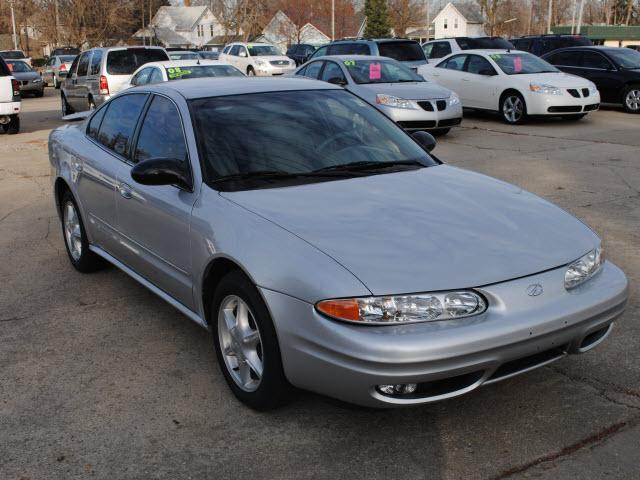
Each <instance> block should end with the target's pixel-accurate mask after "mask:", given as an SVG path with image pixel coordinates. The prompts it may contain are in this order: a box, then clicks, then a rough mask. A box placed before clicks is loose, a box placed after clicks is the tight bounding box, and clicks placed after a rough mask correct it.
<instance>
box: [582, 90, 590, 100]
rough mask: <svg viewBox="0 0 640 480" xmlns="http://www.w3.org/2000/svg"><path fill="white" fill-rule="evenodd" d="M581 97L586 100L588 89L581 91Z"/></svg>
mask: <svg viewBox="0 0 640 480" xmlns="http://www.w3.org/2000/svg"><path fill="white" fill-rule="evenodd" d="M582 96H583V97H584V98H587V97H588V96H589V89H588V88H583V89H582Z"/></svg>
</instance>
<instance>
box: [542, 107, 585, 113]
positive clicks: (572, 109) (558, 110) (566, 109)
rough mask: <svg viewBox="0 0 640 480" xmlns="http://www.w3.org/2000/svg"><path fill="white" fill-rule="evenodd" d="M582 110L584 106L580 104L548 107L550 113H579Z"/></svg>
mask: <svg viewBox="0 0 640 480" xmlns="http://www.w3.org/2000/svg"><path fill="white" fill-rule="evenodd" d="M581 111H582V107H581V106H580V105H576V106H574V105H570V106H569V105H568V106H566V107H565V106H561V107H549V108H547V112H549V113H578V112H581Z"/></svg>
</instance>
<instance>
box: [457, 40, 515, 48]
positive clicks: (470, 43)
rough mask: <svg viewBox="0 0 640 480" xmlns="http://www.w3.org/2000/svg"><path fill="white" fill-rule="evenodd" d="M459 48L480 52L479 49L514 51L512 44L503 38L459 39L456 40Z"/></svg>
mask: <svg viewBox="0 0 640 480" xmlns="http://www.w3.org/2000/svg"><path fill="white" fill-rule="evenodd" d="M456 41H457V42H458V46H459V47H460V48H461V49H462V50H478V49H480V50H481V49H496V48H497V49H501V50H502V49H504V50H510V49H513V45H512V44H511V42H508V41H507V40H505V39H504V38H502V37H479V38H468V37H463V38H458V39H456Z"/></svg>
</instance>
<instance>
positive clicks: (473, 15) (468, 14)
mask: <svg viewBox="0 0 640 480" xmlns="http://www.w3.org/2000/svg"><path fill="white" fill-rule="evenodd" d="M449 5H451V6H452V7H453V8H455V9H456V10H457V11H458V12H459V13H460V15H462V16H463V17H464V19H465V20H466V21H467V23H481V24H484V23H485V19H484V17H483V16H482V13H481V12H480V9H479V8H478V7H477V6H476V5H473V4H471V3H466V2H449V3H447V4H446V5H445V7H444V8H443V9H442V10H440V12H438V15H436V16H435V17H434V19H433V21H434V22H435V20H436V18H437V17H439V16H440V14H441V13H442V12H443V11H444V10H445V9H446V8H447V7H448V6H449Z"/></svg>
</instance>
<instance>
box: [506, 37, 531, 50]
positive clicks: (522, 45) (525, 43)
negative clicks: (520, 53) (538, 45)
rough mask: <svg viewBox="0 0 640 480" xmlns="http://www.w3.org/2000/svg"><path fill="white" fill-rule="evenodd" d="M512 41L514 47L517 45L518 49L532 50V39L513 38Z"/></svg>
mask: <svg viewBox="0 0 640 480" xmlns="http://www.w3.org/2000/svg"><path fill="white" fill-rule="evenodd" d="M511 43H513V45H514V47H516V49H518V50H524V51H525V52H529V51H531V45H532V43H533V42H532V41H531V40H528V39H522V38H521V39H518V40H511Z"/></svg>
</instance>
